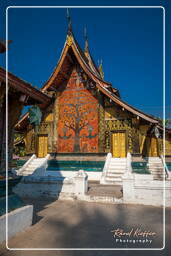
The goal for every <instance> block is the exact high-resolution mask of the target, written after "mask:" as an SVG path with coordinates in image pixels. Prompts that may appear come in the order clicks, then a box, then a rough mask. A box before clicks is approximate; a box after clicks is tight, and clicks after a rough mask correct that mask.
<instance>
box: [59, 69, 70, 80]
mask: <svg viewBox="0 0 171 256" xmlns="http://www.w3.org/2000/svg"><path fill="white" fill-rule="evenodd" d="M59 73H60V74H61V75H63V76H64V77H65V78H66V79H67V80H68V79H69V76H68V75H67V74H66V73H64V72H63V71H61V70H60V71H59Z"/></svg>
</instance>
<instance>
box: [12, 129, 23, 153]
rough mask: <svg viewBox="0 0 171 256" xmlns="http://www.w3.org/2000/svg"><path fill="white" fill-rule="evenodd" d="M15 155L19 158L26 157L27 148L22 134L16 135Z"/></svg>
mask: <svg viewBox="0 0 171 256" xmlns="http://www.w3.org/2000/svg"><path fill="white" fill-rule="evenodd" d="M13 152H14V154H15V155H17V156H21V157H22V156H25V155H26V148H25V143H24V136H23V134H21V133H15V134H14V151H13Z"/></svg>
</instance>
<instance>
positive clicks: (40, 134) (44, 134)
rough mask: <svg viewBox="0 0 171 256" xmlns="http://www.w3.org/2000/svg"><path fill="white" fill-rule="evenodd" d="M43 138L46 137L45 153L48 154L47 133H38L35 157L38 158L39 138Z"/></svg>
mask: <svg viewBox="0 0 171 256" xmlns="http://www.w3.org/2000/svg"><path fill="white" fill-rule="evenodd" d="M41 136H44V137H47V153H48V134H47V133H38V134H37V136H36V137H37V138H36V155H37V156H38V150H39V137H41Z"/></svg>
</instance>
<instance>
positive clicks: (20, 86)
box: [0, 67, 51, 105]
mask: <svg viewBox="0 0 171 256" xmlns="http://www.w3.org/2000/svg"><path fill="white" fill-rule="evenodd" d="M7 79H8V82H6V70H5V69H3V68H2V67H0V81H1V82H4V83H5V84H7V85H8V86H9V87H12V88H14V89H15V90H16V91H18V92H20V93H22V94H23V95H26V96H28V97H29V99H30V101H31V102H32V104H34V103H38V104H48V103H49V102H50V100H51V98H50V97H49V96H48V95H46V94H44V93H42V92H41V91H39V90H38V89H36V88H34V87H33V86H32V85H31V84H29V83H27V82H25V81H23V80H22V79H21V78H18V77H17V76H15V75H13V74H12V73H10V72H8V73H7ZM26 105H27V104H26Z"/></svg>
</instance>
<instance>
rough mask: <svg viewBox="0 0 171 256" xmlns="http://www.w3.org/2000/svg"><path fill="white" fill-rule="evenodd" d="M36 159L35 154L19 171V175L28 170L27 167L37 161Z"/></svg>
mask: <svg viewBox="0 0 171 256" xmlns="http://www.w3.org/2000/svg"><path fill="white" fill-rule="evenodd" d="M36 158H37V157H36V155H35V154H33V155H32V156H31V157H30V158H29V160H28V161H27V162H26V163H25V164H24V165H23V166H22V167H21V168H20V169H19V170H18V171H17V175H20V174H22V173H23V171H24V170H25V169H26V167H27V166H28V165H29V164H30V163H31V162H32V161H33V160H34V159H36Z"/></svg>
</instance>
